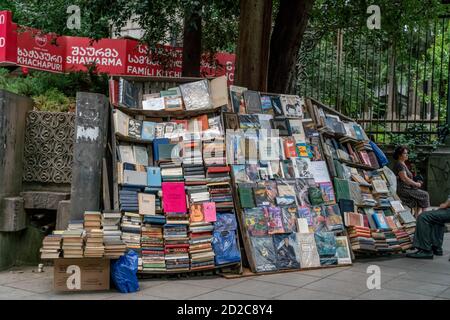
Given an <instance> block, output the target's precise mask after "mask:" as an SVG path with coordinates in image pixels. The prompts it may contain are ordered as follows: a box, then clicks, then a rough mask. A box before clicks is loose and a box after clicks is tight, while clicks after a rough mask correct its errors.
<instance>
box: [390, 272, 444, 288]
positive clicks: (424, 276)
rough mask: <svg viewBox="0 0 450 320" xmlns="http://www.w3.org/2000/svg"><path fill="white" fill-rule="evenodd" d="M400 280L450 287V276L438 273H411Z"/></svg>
mask: <svg viewBox="0 0 450 320" xmlns="http://www.w3.org/2000/svg"><path fill="white" fill-rule="evenodd" d="M399 278H401V279H409V280H414V281H420V282H427V283H433V284H438V285H446V286H450V276H449V275H447V274H443V273H436V272H434V273H432V272H428V271H411V272H407V273H406V274H404V275H402V276H400V277H399Z"/></svg>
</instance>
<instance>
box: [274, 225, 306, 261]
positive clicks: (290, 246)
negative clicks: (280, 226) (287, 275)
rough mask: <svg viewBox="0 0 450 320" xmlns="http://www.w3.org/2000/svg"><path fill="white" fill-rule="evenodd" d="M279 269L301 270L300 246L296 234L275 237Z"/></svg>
mask: <svg viewBox="0 0 450 320" xmlns="http://www.w3.org/2000/svg"><path fill="white" fill-rule="evenodd" d="M273 242H274V245H275V250H276V252H277V266H278V269H299V268H300V261H299V252H298V251H299V245H298V242H297V237H296V234H295V233H287V234H277V235H275V236H273Z"/></svg>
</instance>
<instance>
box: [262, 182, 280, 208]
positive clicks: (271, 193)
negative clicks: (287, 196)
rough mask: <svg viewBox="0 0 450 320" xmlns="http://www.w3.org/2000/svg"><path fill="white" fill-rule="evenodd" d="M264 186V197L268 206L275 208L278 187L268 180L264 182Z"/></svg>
mask: <svg viewBox="0 0 450 320" xmlns="http://www.w3.org/2000/svg"><path fill="white" fill-rule="evenodd" d="M264 186H265V187H266V195H267V199H268V200H269V202H270V204H271V205H273V206H275V204H276V198H277V197H278V186H277V183H276V182H275V181H272V180H269V181H265V182H264Z"/></svg>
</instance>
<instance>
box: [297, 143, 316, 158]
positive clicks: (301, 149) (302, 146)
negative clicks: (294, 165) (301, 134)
mask: <svg viewBox="0 0 450 320" xmlns="http://www.w3.org/2000/svg"><path fill="white" fill-rule="evenodd" d="M297 152H298V156H299V157H302V158H312V157H313V154H312V153H311V150H310V148H309V145H308V144H306V143H297Z"/></svg>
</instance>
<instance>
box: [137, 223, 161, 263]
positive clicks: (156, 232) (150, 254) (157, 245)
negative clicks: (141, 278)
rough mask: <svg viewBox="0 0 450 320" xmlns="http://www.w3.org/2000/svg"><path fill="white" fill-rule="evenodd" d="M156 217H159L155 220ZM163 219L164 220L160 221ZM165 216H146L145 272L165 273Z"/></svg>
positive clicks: (143, 257)
mask: <svg viewBox="0 0 450 320" xmlns="http://www.w3.org/2000/svg"><path fill="white" fill-rule="evenodd" d="M155 217H158V218H156V219H155ZM159 217H162V218H163V219H160V218H159ZM164 223H165V218H164V216H160V215H155V216H144V221H143V225H142V232H141V234H142V236H141V246H142V266H143V270H144V271H165V270H166V263H165V255H164V237H163V227H164Z"/></svg>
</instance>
